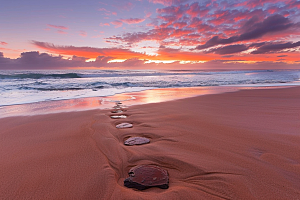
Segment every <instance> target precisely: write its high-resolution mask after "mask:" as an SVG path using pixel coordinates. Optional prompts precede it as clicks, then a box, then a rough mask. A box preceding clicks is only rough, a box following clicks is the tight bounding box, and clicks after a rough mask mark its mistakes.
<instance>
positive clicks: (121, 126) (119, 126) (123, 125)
mask: <svg viewBox="0 0 300 200" xmlns="http://www.w3.org/2000/svg"><path fill="white" fill-rule="evenodd" d="M132 126H133V125H132V124H130V123H121V124H118V125H117V126H116V127H117V128H131V127H132Z"/></svg>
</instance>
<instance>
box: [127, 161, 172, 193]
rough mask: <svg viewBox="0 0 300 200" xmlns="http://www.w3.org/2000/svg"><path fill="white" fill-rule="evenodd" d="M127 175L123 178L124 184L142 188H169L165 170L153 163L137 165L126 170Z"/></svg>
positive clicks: (129, 186)
mask: <svg viewBox="0 0 300 200" xmlns="http://www.w3.org/2000/svg"><path fill="white" fill-rule="evenodd" d="M128 175H129V177H128V178H126V179H125V180H124V186H126V187H128V188H136V189H138V190H144V189H147V188H150V187H159V188H161V189H168V188H169V176H168V172H167V170H164V169H161V168H160V167H158V166H153V165H139V166H136V167H133V168H131V169H130V170H129V172H128Z"/></svg>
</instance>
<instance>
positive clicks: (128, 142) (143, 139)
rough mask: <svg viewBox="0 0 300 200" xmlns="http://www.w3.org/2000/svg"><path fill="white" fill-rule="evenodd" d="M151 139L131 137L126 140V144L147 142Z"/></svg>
mask: <svg viewBox="0 0 300 200" xmlns="http://www.w3.org/2000/svg"><path fill="white" fill-rule="evenodd" d="M149 142H150V140H149V139H148V138H145V137H131V138H128V139H127V140H125V142H124V144H125V145H128V146H132V145H141V144H147V143H149Z"/></svg>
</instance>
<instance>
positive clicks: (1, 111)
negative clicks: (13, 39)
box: [0, 85, 300, 119]
mask: <svg viewBox="0 0 300 200" xmlns="http://www.w3.org/2000/svg"><path fill="white" fill-rule="evenodd" d="M290 87H300V86H298V85H286V86H256V87H254V86H247V85H245V86H209V87H207V86H205V87H203V86H199V87H181V88H156V89H149V90H143V91H139V92H129V93H121V94H115V95H113V96H104V97H101V96H100V97H84V98H74V99H66V100H50V101H41V102H33V103H26V104H15V105H6V106H0V119H1V118H5V117H13V116H33V115H40V114H47V113H60V112H75V111H85V110H93V109H102V110H103V109H109V108H111V107H112V106H113V105H114V102H115V101H122V102H126V103H127V104H128V106H134V105H143V104H148V103H160V102H167V101H174V100H175V101H176V100H179V99H185V98H192V97H197V96H203V95H210V94H222V93H227V92H237V91H241V90H257V89H277V88H290Z"/></svg>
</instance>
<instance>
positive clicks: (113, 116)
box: [110, 115, 127, 119]
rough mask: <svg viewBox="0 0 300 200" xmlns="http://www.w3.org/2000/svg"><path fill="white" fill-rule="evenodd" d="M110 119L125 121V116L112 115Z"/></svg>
mask: <svg viewBox="0 0 300 200" xmlns="http://www.w3.org/2000/svg"><path fill="white" fill-rule="evenodd" d="M110 117H111V118H112V119H125V118H126V117H127V116H126V115H112V116H110Z"/></svg>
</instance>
